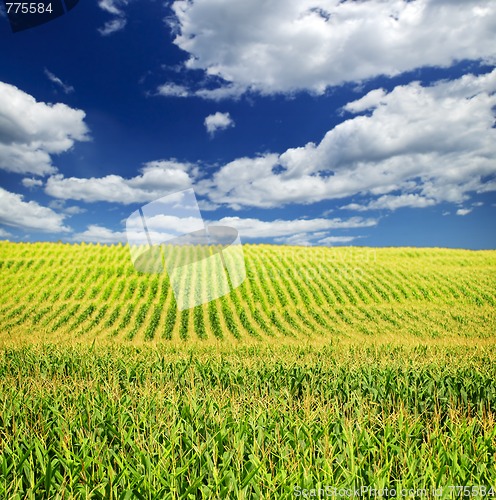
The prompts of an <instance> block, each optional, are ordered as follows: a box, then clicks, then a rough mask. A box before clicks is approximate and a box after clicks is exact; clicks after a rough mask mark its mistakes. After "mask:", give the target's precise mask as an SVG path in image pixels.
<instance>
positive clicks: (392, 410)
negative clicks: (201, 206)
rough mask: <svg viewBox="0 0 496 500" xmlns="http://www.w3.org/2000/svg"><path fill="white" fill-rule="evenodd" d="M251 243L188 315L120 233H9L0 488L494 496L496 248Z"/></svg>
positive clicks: (0, 306)
mask: <svg viewBox="0 0 496 500" xmlns="http://www.w3.org/2000/svg"><path fill="white" fill-rule="evenodd" d="M243 249H244V254H245V264H246V273H247V278H246V280H245V281H244V282H243V284H242V285H241V286H240V287H238V288H237V289H235V290H233V291H232V292H231V293H230V294H229V295H226V296H224V297H221V298H219V299H216V300H214V301H212V302H209V303H207V304H203V305H201V306H197V307H195V308H192V309H189V310H184V311H178V310H177V307H176V303H175V299H174V294H173V293H172V290H171V286H170V283H169V281H168V277H167V275H166V274H158V275H153V274H140V273H138V272H137V271H135V270H134V268H133V266H132V264H131V262H130V259H129V250H128V248H127V247H125V246H99V245H86V244H81V245H69V244H50V243H25V244H20V243H8V242H0V290H1V296H2V301H1V303H0V342H1V344H2V349H1V350H0V405H1V406H0V498H9V499H11V498H12V499H14V498H19V499H20V498H33V499H35V498H36V499H38V498H54V499H55V498H61V499H62V498H64V499H65V498H101V499H108V498H110V499H120V498H123V499H124V498H126V499H131V498H140V499H141V498H145V499H163V498H171V499H176V498H181V499H196V498H205V499H209V498H246V499H251V498H255V499H256V498H264V499H265V498H295V497H298V496H301V497H306V496H317V495H316V494H315V492H317V494H319V495H320V496H324V495H325V494H328V493H329V491H332V490H328V489H327V488H337V489H338V490H339V489H343V490H342V491H348V493H350V492H352V493H353V492H354V491H355V489H357V488H362V487H364V486H366V487H373V488H377V489H378V490H380V489H384V488H395V489H396V491H397V492H399V491H400V490H401V489H404V492H405V494H404V495H399V494H397V495H396V496H398V497H399V496H402V497H404V498H405V497H406V498H419V497H425V498H433V497H434V496H435V497H436V498H456V497H462V496H466V494H464V493H466V491H467V490H466V489H460V490H458V489H456V487H464V488H465V487H470V488H472V487H474V488H479V489H478V490H471V491H478V492H479V494H480V492H481V491H483V492H484V493H485V494H484V496H496V490H492V489H491V488H496V427H495V416H496V382H495V381H496V344H495V338H496V308H495V302H496V252H495V251H478V252H474V251H465V250H446V249H413V248H385V249H370V248H301V247H275V246H268V245H246V246H244V247H243ZM436 488H441V490H438V491H441V494H440V495H434V493H432V492H433V491H434V489H436ZM450 488H451V489H450ZM481 488H483V489H481ZM312 492H314V494H312ZM319 492H320V493H319ZM327 496H329V495H327ZM334 496H336V495H334ZM348 496H349V495H348ZM370 496H371V495H369V497H370ZM364 497H365V498H367V494H365V495H364Z"/></svg>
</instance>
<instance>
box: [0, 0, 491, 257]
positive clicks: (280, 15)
mask: <svg viewBox="0 0 496 500" xmlns="http://www.w3.org/2000/svg"><path fill="white" fill-rule="evenodd" d="M495 39H496V3H494V2H491V1H482V0H479V1H477V0H464V1H461V2H457V1H447V0H410V1H405V0H391V1H383V0H368V1H363V2H356V1H351V0H350V1H338V0H313V1H309V0H273V1H271V2H267V1H266V0H252V1H250V2H246V1H243V0H190V1H189V2H185V1H175V2H163V1H152V0H134V1H133V0H102V1H100V2H98V1H94V0H80V2H79V4H78V5H77V6H76V7H75V8H74V9H73V10H72V11H70V12H68V13H67V14H66V15H64V16H62V17H60V18H58V19H55V20H53V21H51V22H49V23H46V24H44V25H41V26H38V27H36V28H32V29H29V30H25V31H21V32H18V33H12V31H11V29H10V26H9V23H8V20H7V18H6V17H5V15H4V14H3V15H2V14H0V42H1V45H2V51H1V55H0V82H1V83H0V180H1V182H0V238H2V239H9V240H12V241H37V240H47V241H58V240H62V241H68V242H72V241H76V242H77V241H95V242H96V241H99V242H102V243H115V242H119V241H122V242H125V241H126V233H125V220H126V218H127V217H128V216H129V215H131V213H132V212H134V211H135V210H136V209H137V208H139V207H140V206H142V205H144V204H146V203H148V202H151V201H153V200H155V199H157V198H160V197H161V196H165V195H167V194H170V193H174V192H177V191H180V190H184V189H187V188H189V187H193V188H194V189H195V192H196V195H197V199H198V201H199V205H200V208H201V210H202V215H203V218H204V219H205V220H206V221H209V222H219V221H220V222H221V223H223V224H225V225H230V226H234V227H236V228H237V229H238V230H239V232H240V235H241V239H242V241H243V242H266V243H278V244H298V245H366V246H397V245H401V246H440V247H444V246H446V247H463V248H496V231H495V223H494V220H495V215H496V128H495V115H496V69H495V68H496V64H495V63H496V44H495V43H494V40H495ZM167 220H168V222H167V224H169V225H170V226H172V225H173V224H174V219H173V217H169V218H168V219H167ZM175 223H176V227H165V228H164V227H162V228H160V229H161V230H164V229H165V230H168V229H171V230H176V231H178V230H180V221H179V222H178V221H176V222H175ZM177 224H179V227H177Z"/></svg>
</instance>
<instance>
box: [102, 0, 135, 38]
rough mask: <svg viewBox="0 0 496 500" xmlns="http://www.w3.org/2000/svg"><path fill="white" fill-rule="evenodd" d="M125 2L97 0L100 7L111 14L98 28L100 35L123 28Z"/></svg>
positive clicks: (124, 22) (124, 24) (106, 34)
mask: <svg viewBox="0 0 496 500" xmlns="http://www.w3.org/2000/svg"><path fill="white" fill-rule="evenodd" d="M127 4H128V2H127V0H99V2H98V6H99V7H100V9H102V10H104V11H105V12H107V13H109V14H111V15H112V18H111V19H110V20H108V21H107V22H106V23H105V24H104V25H103V26H102V27H101V28H99V29H98V31H99V33H100V34H101V35H102V36H108V35H111V34H112V33H115V32H117V31H120V30H122V29H124V28H125V26H126V24H127V19H126V13H125V10H124V9H125V7H126V6H127Z"/></svg>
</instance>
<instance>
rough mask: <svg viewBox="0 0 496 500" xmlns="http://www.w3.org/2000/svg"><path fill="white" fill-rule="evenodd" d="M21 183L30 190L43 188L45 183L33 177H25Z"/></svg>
mask: <svg viewBox="0 0 496 500" xmlns="http://www.w3.org/2000/svg"><path fill="white" fill-rule="evenodd" d="M21 182H22V185H23V186H24V187H27V188H29V189H32V188H35V187H40V186H43V181H40V180H39V179H33V178H32V177H25V178H24V179H22V181H21Z"/></svg>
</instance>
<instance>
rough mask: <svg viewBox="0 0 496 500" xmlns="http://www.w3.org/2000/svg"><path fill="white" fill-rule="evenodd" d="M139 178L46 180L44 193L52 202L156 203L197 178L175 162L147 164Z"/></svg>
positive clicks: (192, 169)
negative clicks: (155, 201) (55, 199)
mask: <svg viewBox="0 0 496 500" xmlns="http://www.w3.org/2000/svg"><path fill="white" fill-rule="evenodd" d="M140 172H141V174H140V175H137V176H136V177H132V178H131V179H125V178H123V177H121V176H120V175H107V176H105V177H91V178H78V177H68V178H64V177H63V176H62V175H54V176H52V177H49V178H48V180H47V183H46V187H45V192H46V193H47V194H48V195H50V196H53V197H54V198H60V199H64V200H79V201H85V202H97V201H107V202H113V203H122V204H125V205H129V204H132V203H143V202H148V201H153V200H156V199H157V198H161V197H162V196H165V195H168V194H170V193H173V192H177V191H181V190H183V189H187V188H189V187H191V177H194V176H195V175H196V174H197V171H196V167H195V166H194V165H191V164H185V163H178V162H175V161H172V160H171V161H167V160H160V161H153V162H148V163H146V164H145V166H144V167H143V168H142V169H141V171H140Z"/></svg>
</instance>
